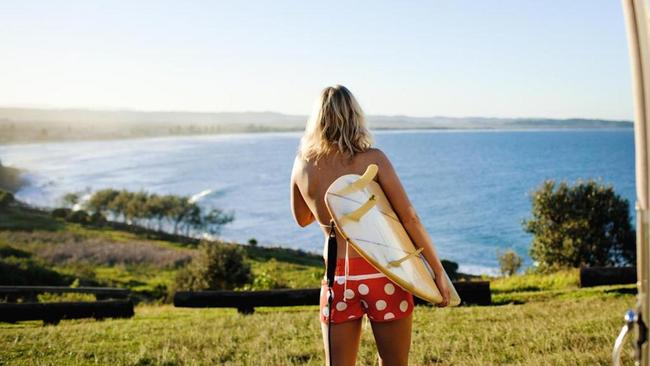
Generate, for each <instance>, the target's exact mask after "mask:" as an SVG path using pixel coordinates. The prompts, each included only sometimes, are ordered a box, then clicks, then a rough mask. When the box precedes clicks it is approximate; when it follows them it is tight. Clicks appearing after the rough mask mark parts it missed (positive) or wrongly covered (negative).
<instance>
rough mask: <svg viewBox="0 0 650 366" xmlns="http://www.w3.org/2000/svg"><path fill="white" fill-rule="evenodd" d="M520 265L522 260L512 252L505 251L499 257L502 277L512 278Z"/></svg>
mask: <svg viewBox="0 0 650 366" xmlns="http://www.w3.org/2000/svg"><path fill="white" fill-rule="evenodd" d="M522 263H523V260H522V258H521V257H520V256H519V255H517V253H515V252H514V251H513V250H506V251H505V252H504V253H503V254H501V255H499V268H500V269H501V274H503V275H504V276H512V275H514V274H515V273H517V271H518V270H519V268H521V264H522Z"/></svg>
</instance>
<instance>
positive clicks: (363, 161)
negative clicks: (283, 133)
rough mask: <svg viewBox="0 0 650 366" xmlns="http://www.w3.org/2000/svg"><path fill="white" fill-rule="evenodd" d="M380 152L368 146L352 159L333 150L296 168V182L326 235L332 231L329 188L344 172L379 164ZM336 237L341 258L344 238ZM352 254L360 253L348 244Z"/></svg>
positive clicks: (360, 170) (298, 163) (303, 162)
mask: <svg viewBox="0 0 650 366" xmlns="http://www.w3.org/2000/svg"><path fill="white" fill-rule="evenodd" d="M378 152H379V150H377V149H369V150H368V151H366V152H363V153H358V154H356V155H354V156H353V157H352V158H348V157H345V156H343V155H342V154H339V153H334V154H330V155H329V156H326V157H325V158H322V159H320V160H319V161H318V163H317V164H315V163H314V162H306V161H300V162H297V163H296V167H295V168H294V169H295V171H294V175H295V183H296V185H297V186H298V188H299V190H300V194H301V195H302V198H303V199H304V201H305V203H306V204H307V206H308V207H309V209H310V211H311V212H312V214H313V216H314V219H315V221H317V222H318V223H319V224H320V226H321V230H323V233H324V234H325V236H326V237H327V235H328V233H329V228H328V227H327V226H328V225H329V221H330V215H329V212H328V211H327V207H326V206H325V200H324V197H325V192H326V191H327V188H329V186H330V185H331V184H332V182H334V181H335V180H336V179H337V178H339V177H340V176H342V175H346V174H359V175H361V174H363V173H364V172H365V170H366V168H367V167H368V165H369V164H372V163H375V164H376V163H378V160H379V159H380V157H379V154H378ZM375 180H377V177H375ZM337 238H338V253H339V257H343V256H344V255H345V240H344V239H342V238H341V236H340V235H339V236H338V237H337ZM349 256H350V257H356V256H359V254H358V253H357V252H356V251H355V250H354V249H353V248H352V247H349Z"/></svg>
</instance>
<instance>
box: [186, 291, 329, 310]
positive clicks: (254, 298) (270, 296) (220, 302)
mask: <svg viewBox="0 0 650 366" xmlns="http://www.w3.org/2000/svg"><path fill="white" fill-rule="evenodd" d="M319 300H320V289H318V288H314V289H311V288H310V289H295V290H294V289H281V290H265V291H197V292H192V291H182V292H177V293H176V294H175V295H174V306H176V307H186V308H208V307H210V308H212V307H215V308H237V310H238V311H239V312H240V313H244V314H250V313H252V312H253V311H254V309H255V307H257V306H300V305H318V303H319Z"/></svg>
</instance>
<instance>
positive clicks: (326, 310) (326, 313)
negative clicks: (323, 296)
mask: <svg viewBox="0 0 650 366" xmlns="http://www.w3.org/2000/svg"><path fill="white" fill-rule="evenodd" d="M323 315H324V316H325V317H328V316H329V315H330V309H328V308H326V307H324V308H323Z"/></svg>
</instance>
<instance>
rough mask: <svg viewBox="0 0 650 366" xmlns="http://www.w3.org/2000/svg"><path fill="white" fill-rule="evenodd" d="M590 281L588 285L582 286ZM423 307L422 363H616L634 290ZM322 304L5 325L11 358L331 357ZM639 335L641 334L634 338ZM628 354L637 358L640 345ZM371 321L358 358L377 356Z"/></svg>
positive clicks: (418, 350)
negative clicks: (530, 300)
mask: <svg viewBox="0 0 650 366" xmlns="http://www.w3.org/2000/svg"><path fill="white" fill-rule="evenodd" d="M579 291H581V290H579ZM602 292H603V290H602V289H601V290H600V293H599V291H595V292H594V291H592V293H591V294H590V295H589V296H583V297H578V298H571V299H552V300H548V301H544V302H533V303H530V304H526V305H503V306H491V307H460V308H445V309H438V308H432V307H423V306H419V307H417V308H416V310H415V312H414V326H413V329H414V330H413V340H412V347H411V355H410V361H411V364H413V365H609V364H610V352H611V347H612V345H613V342H614V339H615V337H616V335H617V333H618V331H619V329H620V327H621V326H622V314H623V312H624V311H625V310H626V309H627V308H629V307H632V306H633V305H634V302H635V299H634V296H633V295H630V294H616V295H612V296H604V297H603V296H601V295H602ZM317 312H318V310H317V307H315V306H305V307H296V308H285V309H270V308H261V309H259V310H258V311H257V312H256V313H255V314H253V315H240V314H237V313H236V311H234V310H230V309H178V308H173V307H171V306H169V305H163V306H152V305H144V306H138V307H137V308H136V315H135V317H134V318H132V319H124V320H122V319H120V320H104V321H94V320H74V321H63V322H61V323H60V324H59V325H58V326H42V325H41V324H40V323H38V322H28V323H21V324H17V325H0V364H7V365H48V364H57V365H64V364H65V365H73V364H74V365H77V364H78V365H95V364H112V365H304V364H307V365H322V364H323V362H324V361H323V356H324V353H323V348H322V343H321V342H322V341H321V334H320V325H319V321H318V318H317ZM630 343H631V342H630ZM627 353H628V354H627V355H626V359H624V361H626V362H628V363H629V362H630V360H631V359H630V353H631V345H628V350H627ZM376 357H377V356H376V348H375V345H374V340H373V338H372V332H371V329H370V327H369V326H368V325H365V326H364V333H363V337H362V343H361V349H360V353H359V357H358V364H360V365H370V364H376Z"/></svg>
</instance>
